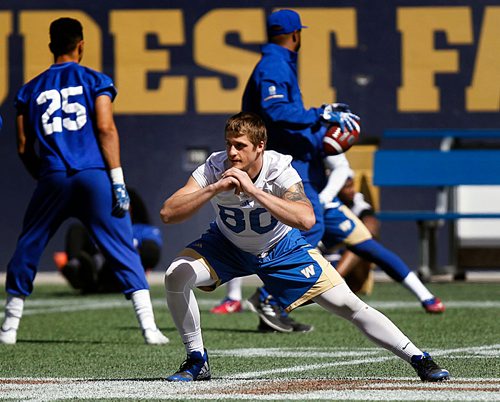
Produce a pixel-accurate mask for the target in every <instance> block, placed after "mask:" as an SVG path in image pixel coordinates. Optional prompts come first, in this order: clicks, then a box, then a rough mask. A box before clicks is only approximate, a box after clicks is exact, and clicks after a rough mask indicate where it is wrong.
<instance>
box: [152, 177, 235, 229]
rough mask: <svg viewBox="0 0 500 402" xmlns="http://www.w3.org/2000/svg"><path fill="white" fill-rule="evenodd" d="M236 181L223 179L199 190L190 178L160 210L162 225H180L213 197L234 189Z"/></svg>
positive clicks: (198, 186)
mask: <svg viewBox="0 0 500 402" xmlns="http://www.w3.org/2000/svg"><path fill="white" fill-rule="evenodd" d="M236 184H237V181H236V180H235V179H231V178H223V179H221V180H219V181H218V182H216V183H213V184H210V185H208V186H206V187H203V188H201V187H200V185H199V184H198V183H197V182H196V180H195V179H194V178H193V177H192V176H191V177H190V178H189V180H188V181H187V183H186V184H185V185H184V187H182V188H180V189H179V190H177V191H176V192H175V193H174V194H173V195H171V196H170V197H169V198H168V199H167V200H166V201H165V202H164V203H163V206H162V208H161V210H160V217H161V220H162V221H163V223H180V222H183V221H185V220H186V219H188V218H190V217H191V216H193V215H194V214H195V213H196V212H197V211H198V210H199V209H200V208H201V207H202V206H203V205H204V204H205V203H206V202H208V201H209V200H210V199H211V198H212V197H213V196H214V195H216V194H218V193H220V192H222V191H228V190H231V189H233V188H235V186H236Z"/></svg>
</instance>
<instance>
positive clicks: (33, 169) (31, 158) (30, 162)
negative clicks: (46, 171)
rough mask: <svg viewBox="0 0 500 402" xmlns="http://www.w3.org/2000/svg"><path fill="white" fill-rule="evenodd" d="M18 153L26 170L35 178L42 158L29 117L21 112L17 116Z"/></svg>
mask: <svg viewBox="0 0 500 402" xmlns="http://www.w3.org/2000/svg"><path fill="white" fill-rule="evenodd" d="M16 127H17V153H18V155H19V157H20V158H21V161H22V162H23V165H24V166H25V168H26V170H27V171H28V172H29V174H30V175H31V176H32V177H33V178H34V179H35V180H37V179H38V174H39V172H40V158H39V156H38V154H37V153H36V150H35V135H34V134H33V133H32V132H31V131H30V130H29V123H28V119H27V117H26V116H25V115H24V114H22V113H20V114H18V115H17V117H16Z"/></svg>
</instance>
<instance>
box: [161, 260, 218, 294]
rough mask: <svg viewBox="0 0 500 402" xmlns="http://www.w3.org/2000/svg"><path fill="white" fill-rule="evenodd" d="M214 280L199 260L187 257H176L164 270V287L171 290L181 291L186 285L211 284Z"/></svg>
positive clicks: (192, 286)
mask: <svg viewBox="0 0 500 402" xmlns="http://www.w3.org/2000/svg"><path fill="white" fill-rule="evenodd" d="M214 282H215V281H214V280H213V279H212V278H211V277H210V272H209V271H208V270H207V268H206V267H205V266H204V265H203V264H202V263H201V262H199V261H198V260H195V259H192V258H188V257H178V258H176V259H175V260H174V261H173V262H172V263H171V264H170V266H169V267H168V268H167V270H166V271H165V289H166V290H167V291H171V292H175V291H183V289H184V288H186V287H190V288H194V287H196V286H202V285H211V284H213V283H214Z"/></svg>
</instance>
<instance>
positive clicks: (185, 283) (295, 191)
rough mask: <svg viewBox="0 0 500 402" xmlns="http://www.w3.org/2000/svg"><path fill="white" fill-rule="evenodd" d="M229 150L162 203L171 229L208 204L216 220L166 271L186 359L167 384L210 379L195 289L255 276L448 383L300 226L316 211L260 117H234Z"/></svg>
mask: <svg viewBox="0 0 500 402" xmlns="http://www.w3.org/2000/svg"><path fill="white" fill-rule="evenodd" d="M225 139H226V151H225V152H224V151H223V152H217V153H214V154H212V155H210V157H209V158H208V159H207V161H206V163H205V164H204V165H202V166H200V167H199V168H197V169H196V170H195V171H194V172H193V174H192V176H191V177H190V178H189V179H188V181H187V183H186V184H185V185H184V186H183V187H182V188H181V189H179V190H178V191H177V192H175V193H174V194H173V195H172V196H170V197H169V198H168V199H167V200H166V201H165V202H164V204H163V207H162V209H161V212H160V214H161V218H162V220H163V222H164V223H179V222H182V221H184V220H186V219H188V218H189V217H191V216H192V215H193V214H195V213H196V212H197V211H198V210H199V209H200V208H201V207H202V206H203V205H205V204H206V203H207V202H208V201H210V202H211V203H212V206H213V207H214V210H215V213H216V219H215V222H213V223H212V224H211V225H210V228H209V229H208V231H207V232H205V233H204V234H203V235H202V236H201V237H200V238H199V239H197V240H195V241H194V242H192V243H191V244H189V245H188V246H187V247H186V248H185V249H184V250H183V251H182V252H181V253H180V254H179V256H178V257H177V258H176V259H175V260H174V261H173V262H172V263H171V265H170V266H169V267H168V268H167V270H166V273H165V288H166V294H167V303H168V307H169V310H170V313H171V314H172V318H173V321H174V323H175V326H176V327H177V330H178V331H179V333H180V335H181V338H182V341H183V343H184V345H185V348H186V352H187V358H186V360H185V361H184V362H183V363H182V364H181V366H180V368H179V370H178V371H177V372H176V373H174V374H173V375H171V376H169V377H167V380H169V381H199V380H209V379H210V377H211V374H210V367H209V362H208V354H207V351H206V349H205V348H204V344H203V338H202V334H201V321H200V312H199V308H198V304H197V301H196V297H195V295H194V292H193V289H194V288H195V287H198V288H202V289H205V290H210V289H214V288H216V287H217V286H219V285H220V284H222V283H226V282H227V281H229V280H231V279H232V278H234V277H241V276H247V275H252V274H256V275H258V276H259V277H260V278H261V279H262V281H263V282H264V284H265V286H266V287H267V288H268V289H269V290H270V291H271V292H272V294H273V296H274V297H275V298H277V299H278V301H279V302H280V304H282V305H283V306H287V307H286V310H287V311H291V310H293V309H294V308H296V307H299V306H300V305H302V304H304V303H306V302H309V301H314V302H316V303H318V304H319V305H320V306H322V307H323V308H325V309H326V310H327V311H329V312H331V313H333V314H336V315H339V316H341V317H342V318H345V319H347V320H349V321H350V322H352V323H353V324H354V325H355V326H356V327H357V328H359V329H360V330H361V331H362V332H363V333H364V334H365V335H366V336H367V337H368V338H369V339H371V340H372V341H373V342H375V343H376V344H378V345H379V346H382V347H384V348H386V349H388V350H390V351H391V352H393V353H394V354H396V355H397V356H399V357H400V358H402V359H404V360H405V361H407V362H409V363H411V365H412V366H413V367H414V368H415V370H416V371H417V373H418V375H419V376H420V378H421V379H422V380H424V381H440V380H443V379H447V378H448V377H449V373H448V371H446V370H444V369H441V368H440V367H439V366H437V364H436V363H435V362H434V361H433V360H432V358H431V357H430V356H429V354H428V353H426V352H422V351H421V350H420V349H419V348H417V347H416V346H415V345H414V344H413V343H412V342H411V341H410V340H409V339H408V338H407V337H406V336H405V335H404V334H403V333H402V332H401V331H400V330H399V329H398V328H397V327H396V326H395V325H394V324H393V323H392V322H391V321H390V320H389V319H388V318H387V317H385V316H384V315H383V314H381V313H380V312H378V311H377V310H375V309H373V308H371V307H370V306H368V305H367V304H366V303H364V302H363V301H362V300H360V299H359V298H358V297H357V296H356V295H354V293H352V292H351V290H350V289H349V288H348V286H347V285H346V283H345V282H344V280H343V279H342V278H341V277H340V275H339V274H338V273H337V272H336V271H335V269H334V268H333V267H332V266H331V265H330V264H329V263H328V261H326V260H325V259H324V258H323V257H322V256H321V255H320V253H319V252H318V251H317V250H316V249H315V248H314V247H312V246H311V245H310V244H308V243H307V242H306V241H305V239H304V237H303V236H302V235H301V234H300V231H299V229H301V230H307V229H309V228H311V227H312V226H313V225H314V222H315V217H314V211H313V209H312V207H311V204H310V202H309V200H308V199H307V197H306V196H305V194H304V188H303V185H302V181H301V179H300V177H299V175H298V173H297V172H296V171H295V169H293V168H292V166H291V164H290V163H291V159H292V158H291V157H290V156H285V155H282V154H279V153H277V152H273V151H265V147H266V142H267V134H266V128H265V125H264V123H263V121H262V120H261V118H260V117H258V116H257V115H256V114H254V113H248V112H241V113H239V114H237V115H235V116H232V117H231V118H230V119H229V120H228V121H227V122H226V127H225Z"/></svg>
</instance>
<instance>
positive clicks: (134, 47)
mask: <svg viewBox="0 0 500 402" xmlns="http://www.w3.org/2000/svg"><path fill="white" fill-rule="evenodd" d="M110 14H111V15H110V29H111V32H112V33H113V35H114V40H115V81H116V85H117V87H118V91H119V96H118V98H117V100H116V105H115V111H116V112H117V113H137V114H178V113H185V112H186V109H187V85H188V80H187V77H185V76H168V77H167V76H165V77H161V78H160V79H159V87H158V88H154V89H151V88H148V80H147V78H148V73H151V72H159V73H167V72H168V70H169V69H170V53H169V51H168V50H165V49H147V36H148V35H155V36H156V38H157V39H158V43H159V44H160V45H162V46H163V45H177V46H179V45H184V43H185V38H184V23H183V19H182V12H181V10H168V9H165V10H163V9H158V10H119V11H112V12H111V13H110Z"/></svg>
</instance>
